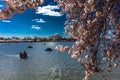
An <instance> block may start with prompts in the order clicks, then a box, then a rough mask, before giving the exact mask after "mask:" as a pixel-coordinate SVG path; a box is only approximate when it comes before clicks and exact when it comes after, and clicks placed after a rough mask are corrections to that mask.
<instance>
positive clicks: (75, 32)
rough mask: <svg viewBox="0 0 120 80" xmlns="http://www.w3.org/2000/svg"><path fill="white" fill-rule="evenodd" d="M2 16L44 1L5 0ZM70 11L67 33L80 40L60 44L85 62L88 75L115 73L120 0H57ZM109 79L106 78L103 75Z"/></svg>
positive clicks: (118, 54) (119, 45)
mask: <svg viewBox="0 0 120 80" xmlns="http://www.w3.org/2000/svg"><path fill="white" fill-rule="evenodd" d="M3 1H4V2H5V4H6V6H7V7H6V8H5V9H3V10H1V11H0V19H5V18H9V17H11V16H12V15H13V14H14V13H15V12H19V13H22V12H23V11H25V10H26V9H27V8H33V7H37V6H38V5H39V4H41V3H43V0H3ZM56 2H57V3H58V5H59V6H60V7H61V9H62V12H63V13H65V14H66V16H67V21H66V22H65V24H66V27H65V32H66V33H67V34H68V35H69V36H70V37H71V38H74V39H76V41H75V43H74V44H73V45H72V47H68V46H62V45H61V46H57V47H56V49H58V50H59V51H66V52H68V53H69V54H71V57H72V58H75V59H77V60H78V62H81V63H82V64H83V68H84V71H85V77H84V79H83V80H89V79H90V77H91V76H92V75H94V73H99V72H103V71H106V70H107V71H108V72H111V71H112V69H113V68H114V67H117V66H119V63H120V0H56ZM103 78H104V80H105V77H103Z"/></svg>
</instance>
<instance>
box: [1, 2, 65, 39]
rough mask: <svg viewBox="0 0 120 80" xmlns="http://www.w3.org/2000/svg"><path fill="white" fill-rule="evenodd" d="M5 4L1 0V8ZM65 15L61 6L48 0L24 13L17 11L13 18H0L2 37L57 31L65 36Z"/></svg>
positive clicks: (46, 33)
mask: <svg viewBox="0 0 120 80" xmlns="http://www.w3.org/2000/svg"><path fill="white" fill-rule="evenodd" d="M4 7H5V5H4V4H3V3H2V2H0V9H2V8H4ZM65 20H66V17H65V15H63V14H60V8H59V7H58V6H57V5H56V3H54V2H53V0H47V1H46V2H45V3H44V4H43V5H41V6H39V7H38V8H37V10H36V12H35V10H34V9H27V10H26V11H25V12H24V13H22V14H19V13H15V14H14V15H13V16H12V18H9V19H4V20H0V37H1V36H2V37H11V36H19V37H25V36H29V37H34V36H40V37H47V36H51V35H53V34H55V33H60V34H61V35H63V36H64V22H65Z"/></svg>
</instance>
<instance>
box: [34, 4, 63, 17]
mask: <svg viewBox="0 0 120 80" xmlns="http://www.w3.org/2000/svg"><path fill="white" fill-rule="evenodd" d="M59 9H60V7H58V6H53V5H47V6H43V7H38V8H37V11H36V14H42V15H48V16H56V17H59V16H62V14H61V13H60V12H58V11H56V10H59Z"/></svg>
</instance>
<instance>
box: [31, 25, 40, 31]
mask: <svg viewBox="0 0 120 80" xmlns="http://www.w3.org/2000/svg"><path fill="white" fill-rule="evenodd" d="M31 28H32V29H35V30H40V29H41V27H39V26H37V25H32V27H31Z"/></svg>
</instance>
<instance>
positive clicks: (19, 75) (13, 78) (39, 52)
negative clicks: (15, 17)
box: [0, 42, 119, 80]
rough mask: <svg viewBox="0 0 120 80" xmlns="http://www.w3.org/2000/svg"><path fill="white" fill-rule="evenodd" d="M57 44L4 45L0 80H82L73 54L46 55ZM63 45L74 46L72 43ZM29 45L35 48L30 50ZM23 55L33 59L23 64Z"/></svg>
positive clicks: (1, 51) (0, 53) (0, 44)
mask: <svg viewBox="0 0 120 80" xmlns="http://www.w3.org/2000/svg"><path fill="white" fill-rule="evenodd" d="M57 44H58V43H55V42H48V43H46V45H43V43H0V80H82V78H83V77H84V75H83V71H82V69H81V67H80V63H78V62H77V61H76V60H75V59H71V57H70V55H69V54H67V53H64V52H57V51H55V50H54V51H53V52H45V51H44V50H45V49H46V48H48V47H51V48H53V49H54V47H55V46H56V45H57ZM60 44H64V45H69V46H71V44H72V43H70V42H69V43H60ZM29 45H32V46H33V48H32V49H28V48H27V46H29ZM20 51H27V52H28V54H29V58H28V59H27V60H20V59H19V57H18V53H19V52H20ZM92 80H93V79H92ZM96 80H98V79H96ZM114 80H119V79H114Z"/></svg>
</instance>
